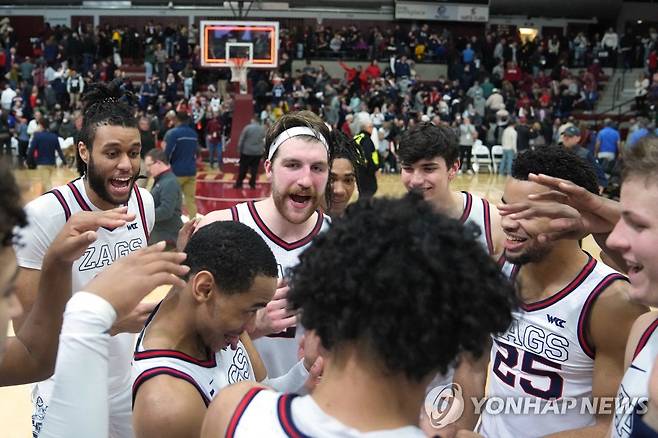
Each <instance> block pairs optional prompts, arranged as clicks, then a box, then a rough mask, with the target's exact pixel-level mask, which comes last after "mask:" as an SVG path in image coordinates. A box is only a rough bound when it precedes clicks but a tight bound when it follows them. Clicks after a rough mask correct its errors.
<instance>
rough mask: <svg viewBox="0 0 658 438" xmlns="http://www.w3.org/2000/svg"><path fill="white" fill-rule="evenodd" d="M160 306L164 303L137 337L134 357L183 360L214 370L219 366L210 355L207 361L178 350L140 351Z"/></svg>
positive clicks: (149, 317)
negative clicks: (147, 329) (148, 328)
mask: <svg viewBox="0 0 658 438" xmlns="http://www.w3.org/2000/svg"><path fill="white" fill-rule="evenodd" d="M160 304H162V301H160V302H159V303H158V305H157V306H155V308H154V309H153V312H151V314H150V315H149V316H148V318H147V319H146V322H145V323H144V328H143V329H142V331H141V332H140V334H139V336H138V337H137V342H136V343H135V351H134V353H133V357H134V359H135V360H144V359H153V358H156V357H169V358H173V359H178V360H182V361H184V362H188V363H191V364H194V365H198V366H200V367H203V368H214V367H216V366H217V361H216V357H215V355H214V354H210V359H206V360H199V359H196V358H194V357H192V356H190V355H189V354H185V353H183V352H182V351H178V350H167V349H153V350H143V351H138V349H139V346H140V345H141V344H142V340H143V339H144V333H146V328H147V327H148V325H149V324H150V323H151V321H152V320H153V318H154V317H155V314H156V313H157V312H158V310H159V309H160Z"/></svg>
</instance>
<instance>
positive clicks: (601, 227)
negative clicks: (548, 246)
mask: <svg viewBox="0 0 658 438" xmlns="http://www.w3.org/2000/svg"><path fill="white" fill-rule="evenodd" d="M528 180H529V181H532V182H535V183H537V184H541V185H543V186H545V187H547V188H549V189H551V190H550V191H547V192H544V193H537V194H531V195H528V200H527V201H523V202H518V203H514V204H501V205H499V206H498V209H499V211H500V214H501V216H509V217H510V218H511V219H514V220H520V219H530V218H541V217H543V218H549V219H550V221H549V222H548V225H547V230H546V231H545V232H543V233H541V234H540V235H538V236H537V238H538V239H539V241H540V242H546V241H551V240H558V239H581V238H583V237H584V236H586V235H588V234H605V233H609V232H611V231H612V229H613V228H614V226H615V224H616V223H617V221H618V220H619V217H620V208H619V203H618V202H615V201H612V200H610V199H606V198H604V197H602V196H599V195H596V194H594V193H591V192H589V191H587V190H586V189H585V188H583V187H580V186H578V185H576V184H574V183H572V182H571V181H567V180H564V179H560V178H555V177H551V176H547V175H535V174H532V173H531V174H530V175H528Z"/></svg>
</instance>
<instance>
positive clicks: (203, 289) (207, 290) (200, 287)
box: [192, 271, 215, 303]
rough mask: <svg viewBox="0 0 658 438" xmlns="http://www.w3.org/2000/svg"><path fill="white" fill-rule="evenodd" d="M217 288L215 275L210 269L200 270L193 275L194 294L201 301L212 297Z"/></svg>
mask: <svg viewBox="0 0 658 438" xmlns="http://www.w3.org/2000/svg"><path fill="white" fill-rule="evenodd" d="M214 288H215V277H213V275H212V274H211V273H210V272H208V271H200V272H197V273H196V274H194V277H192V296H193V297H194V299H195V300H196V301H197V302H199V303H204V302H206V301H208V300H209V299H210V298H211V297H212V292H213V289H214Z"/></svg>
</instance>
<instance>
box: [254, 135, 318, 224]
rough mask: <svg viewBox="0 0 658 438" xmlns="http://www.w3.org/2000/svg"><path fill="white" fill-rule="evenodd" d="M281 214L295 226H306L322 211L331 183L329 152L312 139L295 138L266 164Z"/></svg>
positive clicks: (278, 150) (281, 147)
mask: <svg viewBox="0 0 658 438" xmlns="http://www.w3.org/2000/svg"><path fill="white" fill-rule="evenodd" d="M265 172H266V174H267V176H268V178H270V180H271V181H272V199H273V200H274V205H275V206H276V209H277V211H279V213H281V215H282V216H283V217H284V218H285V219H286V220H287V221H288V222H291V223H293V224H302V223H304V222H306V221H307V220H308V219H309V218H310V217H311V215H313V212H315V210H317V209H318V207H319V206H320V203H321V201H322V198H323V197H324V193H325V189H326V186H327V180H328V179H329V160H328V157H327V149H326V148H325V147H324V145H323V144H322V143H320V142H319V141H317V140H314V139H310V138H309V137H304V136H299V137H293V138H291V139H290V140H288V141H286V142H285V143H283V144H282V145H281V146H280V147H279V148H278V149H277V151H276V154H275V156H274V158H273V161H270V160H267V161H265Z"/></svg>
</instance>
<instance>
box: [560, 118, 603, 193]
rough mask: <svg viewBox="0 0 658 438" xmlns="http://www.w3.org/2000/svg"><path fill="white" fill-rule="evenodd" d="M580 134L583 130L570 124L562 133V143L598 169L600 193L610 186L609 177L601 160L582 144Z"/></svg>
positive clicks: (597, 176)
mask: <svg viewBox="0 0 658 438" xmlns="http://www.w3.org/2000/svg"><path fill="white" fill-rule="evenodd" d="M580 136H581V131H580V129H578V128H577V127H576V126H569V127H568V128H567V129H565V130H564V133H563V134H562V144H563V145H564V147H565V148H567V149H569V150H570V151H572V152H574V153H575V154H576V155H578V156H579V157H580V158H583V159H584V160H586V161H587V162H588V163H590V164H591V165H592V167H593V168H594V170H595V171H596V178H597V180H598V183H599V193H602V192H603V189H604V188H605V187H607V186H608V178H607V177H606V176H605V172H603V169H602V168H601V166H600V165H599V162H598V161H597V160H596V158H594V154H592V152H591V151H590V150H589V149H586V148H584V147H582V146H581V145H580V139H581V138H580Z"/></svg>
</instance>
